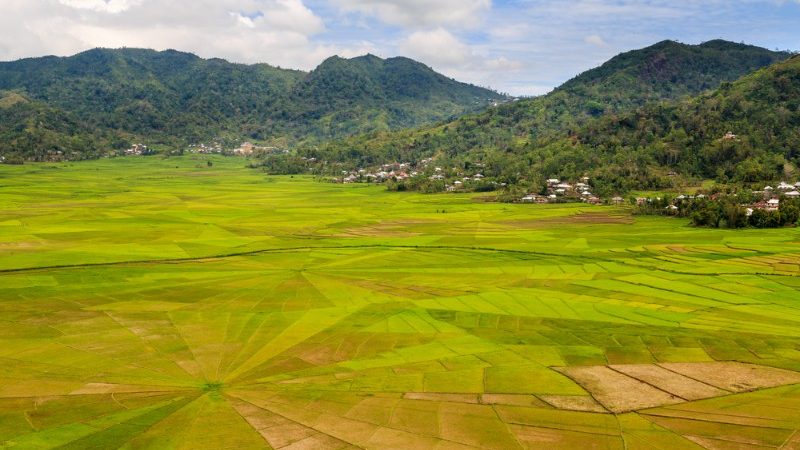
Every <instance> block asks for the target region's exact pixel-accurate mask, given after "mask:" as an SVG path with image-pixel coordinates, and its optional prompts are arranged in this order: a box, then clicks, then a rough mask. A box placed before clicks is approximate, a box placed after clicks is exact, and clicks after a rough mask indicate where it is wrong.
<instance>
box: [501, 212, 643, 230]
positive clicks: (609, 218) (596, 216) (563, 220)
mask: <svg viewBox="0 0 800 450" xmlns="http://www.w3.org/2000/svg"><path fill="white" fill-rule="evenodd" d="M499 223H502V224H504V225H510V226H514V227H519V228H537V227H550V226H553V225H620V224H621V225H630V224H632V223H633V217H631V216H628V215H621V214H607V213H601V212H582V213H578V214H573V215H571V216H559V217H543V218H541V219H533V220H510V221H505V222H499Z"/></svg>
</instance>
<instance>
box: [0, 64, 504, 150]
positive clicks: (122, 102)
mask: <svg viewBox="0 0 800 450" xmlns="http://www.w3.org/2000/svg"><path fill="white" fill-rule="evenodd" d="M0 91H3V92H0V97H6V96H8V95H13V96H15V97H14V98H17V97H22V98H25V99H26V100H29V101H30V102H11V103H10V104H6V105H5V106H2V105H0V107H2V108H3V111H2V114H0V116H1V117H0V119H2V120H0V149H1V150H0V153H25V154H26V155H27V156H31V155H35V154H40V155H41V154H43V153H46V152H48V151H52V150H53V149H56V148H58V149H61V150H68V147H69V145H67V144H68V142H67V141H68V140H70V139H72V138H74V137H75V135H83V134H84V132H85V131H87V130H89V131H90V132H89V135H90V136H94V138H93V139H89V141H90V145H88V146H86V147H85V150H84V152H87V153H97V152H102V151H103V149H104V148H106V147H120V146H124V145H127V143H130V142H131V141H134V140H136V141H139V140H143V141H147V142H150V143H159V142H160V143H163V144H166V145H169V146H182V145H185V144H186V143H190V142H203V141H208V140H211V139H215V138H228V139H231V140H232V141H236V140H241V139H252V140H260V141H273V142H276V143H278V144H280V145H290V144H292V143H296V142H299V141H306V142H309V141H318V140H322V139H328V138H333V137H341V136H346V135H350V134H354V133H359V132H367V131H374V130H390V129H396V128H400V127H418V126H421V125H424V124H428V123H432V122H435V121H441V120H445V119H450V118H453V117H454V116H457V115H461V114H464V113H467V112H472V111H476V110H479V109H481V108H483V107H485V106H486V105H488V104H490V103H493V102H495V101H498V100H504V99H505V97H504V96H502V95H500V94H497V93H496V92H493V91H489V90H487V89H482V88H479V87H475V86H471V85H467V84H463V83H459V82H456V81H455V80H452V79H449V78H447V77H444V76H442V75H440V74H437V73H436V72H434V71H433V70H432V69H430V68H429V67H427V66H425V65H423V64H420V63H417V62H415V61H412V60H409V59H405V58H393V59H387V60H383V59H380V58H378V57H375V56H371V55H368V56H364V57H360V58H354V59H342V58H338V57H333V58H330V59H328V60H327V61H325V62H323V63H322V64H321V65H320V66H319V67H318V68H316V69H315V70H314V71H312V72H310V73H305V72H300V71H296V70H285V69H280V68H276V67H272V66H269V65H266V64H255V65H243V64H233V63H229V62H227V61H224V60H221V59H202V58H199V57H197V56H195V55H192V54H189V53H182V52H178V51H173V50H168V51H163V52H157V51H153V50H144V49H118V50H109V49H94V50H89V51H86V52H83V53H80V54H77V55H75V56H71V57H65V58H60V57H43V58H31V59H24V60H19V61H13V62H2V63H0ZM7 103H8V102H7ZM32 108H39V109H41V108H44V109H47V110H49V111H50V112H51V113H54V114H55V115H57V116H59V117H69V118H70V119H69V120H70V121H75V122H76V125H77V128H75V129H74V130H73V129H70V128H69V127H66V128H64V126H63V125H64V120H61V119H59V120H57V121H56V123H52V124H51V123H48V122H47V121H46V119H47V117H39V119H41V120H39V121H36V122H35V124H34V125H35V126H31V123H30V121H29V120H28V119H29V118H30V116H31V114H32V113H31V109H32ZM51 115H52V114H51ZM45 116H47V115H45ZM41 129H46V130H48V133H45V134H46V136H45V135H43V134H42V133H40V130H41ZM56 129H58V130H59V131H58V132H56V131H54V130H56ZM51 131H52V132H51ZM62 131H63V136H59V134H60V133H61V132H62ZM72 131H74V132H75V133H72ZM20 142H26V145H30V144H31V143H36V142H42V143H43V145H40V146H36V145H34V146H33V147H30V146H28V147H23V146H21V145H18V143H20ZM61 147H64V148H61Z"/></svg>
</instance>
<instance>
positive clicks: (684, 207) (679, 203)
mask: <svg viewBox="0 0 800 450" xmlns="http://www.w3.org/2000/svg"><path fill="white" fill-rule="evenodd" d="M761 199H762V197H761V196H759V195H755V194H753V193H751V192H749V191H740V192H738V193H727V194H717V195H713V196H704V197H702V198H691V199H690V198H682V199H673V198H670V197H668V196H666V197H658V198H648V199H646V201H645V202H644V203H642V204H639V205H636V206H635V208H634V214H640V215H663V216H675V217H684V218H688V219H689V220H690V221H691V223H692V225H694V226H697V227H708V228H748V227H753V228H781V227H786V226H795V225H797V223H798V220H800V199H790V198H785V197H783V198H781V199H780V203H779V205H778V206H777V208H766V207H764V206H763V205H762V206H756V207H751V206H749V205H752V204H753V203H755V202H757V201H758V200H761ZM634 203H635V201H634Z"/></svg>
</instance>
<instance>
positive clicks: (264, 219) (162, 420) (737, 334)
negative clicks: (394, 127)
mask: <svg viewBox="0 0 800 450" xmlns="http://www.w3.org/2000/svg"><path fill="white" fill-rule="evenodd" d="M207 159H208V158H193V157H181V158H170V159H159V158H125V159H114V160H102V161H94V162H83V163H69V164H58V165H53V164H46V165H45V164H43V165H25V166H2V165H0V448H12V449H44V448H75V449H85V448H98V449H100V448H102V449H106V448H125V449H139V448H157V449H173V448H174V449H197V448H236V449H250V448H254V449H255V448H276V449H278V448H286V449H299V448H326V449H328V448H330V449H338V448H403V449H409V448H426V449H427V448H435V449H460V448H489V449H516V448H550V449H559V448H565V449H591V448H599V449H651V448H656V449H678V448H688V449H690V448H713V449H733V448H736V449H751V448H752V449H757V448H775V449H778V448H782V449H797V448H800V432H798V430H799V429H800V385H786V386H780V387H774V388H768V389H760V390H753V391H752V392H743V393H729V395H722V396H718V397H715V398H709V399H705V400H697V401H687V402H682V403H678V404H673V405H666V406H660V407H655V408H648V409H643V410H637V411H633V412H627V413H623V414H611V413H609V411H607V410H605V409H604V408H603V406H602V405H600V404H599V403H597V402H596V401H595V399H594V398H593V396H592V395H591V393H590V392H589V391H588V390H586V389H585V388H584V387H583V386H581V385H580V384H578V383H577V382H575V381H573V380H572V379H571V378H569V377H568V376H566V375H565V374H564V372H565V371H564V370H563V368H565V367H566V368H569V367H573V366H597V365H600V366H604V365H616V364H660V363H690V362H711V361H739V362H746V363H752V364H758V365H760V366H767V367H775V368H781V369H787V370H793V371H800V291H799V290H798V289H799V288H800V239H798V238H800V232H798V230H796V229H782V230H739V231H726V230H707V229H694V228H691V227H688V226H687V225H686V221H683V220H675V219H667V218H658V217H632V216H630V215H629V214H628V212H627V211H626V210H624V209H615V208H613V207H589V206H585V205H577V204H575V205H511V204H496V203H486V202H482V201H481V200H480V198H479V197H476V196H474V195H469V194H464V195H450V194H448V195H421V194H416V193H390V192H386V191H385V190H384V188H383V187H381V186H368V185H337V184H328V183H321V182H318V181H315V180H313V179H311V178H308V177H293V178H292V177H270V176H266V175H264V174H262V173H260V172H257V171H254V170H251V169H247V168H245V167H244V162H243V160H240V159H231V158H228V159H226V158H213V163H214V164H213V166H212V167H208V166H207V165H206V160H207ZM556 369H559V370H556ZM709 389H711V388H709Z"/></svg>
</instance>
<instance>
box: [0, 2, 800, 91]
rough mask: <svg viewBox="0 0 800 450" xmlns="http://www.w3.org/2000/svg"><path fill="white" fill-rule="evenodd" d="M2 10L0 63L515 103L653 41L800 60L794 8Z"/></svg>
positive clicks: (565, 5)
mask: <svg viewBox="0 0 800 450" xmlns="http://www.w3.org/2000/svg"><path fill="white" fill-rule="evenodd" d="M2 2H3V4H2V9H3V14H2V15H0V59H4V60H8V59H16V58H21V57H27V56H40V55H45V54H56V55H69V54H73V53H76V52H78V51H81V50H85V49H88V48H92V47H97V46H102V47H122V46H129V47H149V48H155V49H166V48H176V49H179V50H185V51H191V52H194V53H196V54H199V55H200V56H204V57H223V58H226V59H228V60H231V61H236V62H247V63H252V62H266V63H270V64H274V65H279V66H282V67H292V68H299V69H304V70H310V69H312V68H313V67H315V66H316V65H317V64H319V63H320V62H321V61H322V60H323V59H325V58H326V57H328V56H331V55H333V54H339V55H342V56H345V57H352V56H356V55H360V54H364V53H367V52H370V53H373V54H376V55H378V56H382V57H390V56H397V55H403V56H409V57H412V58H415V59H417V60H420V61H422V62H424V63H426V64H428V65H430V66H431V67H433V68H434V69H436V70H438V71H440V72H442V73H445V74H446V75H449V76H452V77H454V78H457V79H459V80H463V81H468V82H471V83H475V84H479V85H483V86H489V87H492V88H495V89H498V90H500V91H504V92H509V93H511V94H514V95H537V94H542V93H545V92H547V91H548V90H550V89H552V88H553V87H555V86H557V85H559V84H561V83H562V82H564V81H566V80H567V79H569V78H571V77H572V76H574V75H576V74H578V73H580V72H582V71H584V70H587V69H590V68H592V67H595V66H597V65H599V64H601V63H602V62H604V61H606V60H608V59H609V58H611V57H612V56H614V55H615V54H618V53H620V52H622V51H627V50H632V49H636V48H641V47H645V46H648V45H651V44H653V43H656V42H658V41H661V40H664V39H673V40H678V41H681V42H686V43H700V42H703V41H707V40H710V39H717V38H723V39H728V40H732V41H736V42H746V43H751V44H755V45H760V46H764V47H767V48H779V49H789V50H800V0H783V1H781V0H730V1H721V0H710V1H689V0H673V1H662V0H637V1H634V0H576V1H569V2H566V1H551V0H494V1H492V0H439V1H426V0H2ZM20 36H26V38H25V39H20V38H19V37H20Z"/></svg>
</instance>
